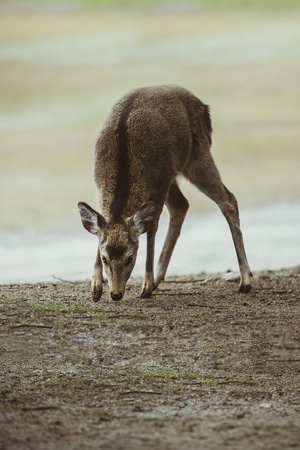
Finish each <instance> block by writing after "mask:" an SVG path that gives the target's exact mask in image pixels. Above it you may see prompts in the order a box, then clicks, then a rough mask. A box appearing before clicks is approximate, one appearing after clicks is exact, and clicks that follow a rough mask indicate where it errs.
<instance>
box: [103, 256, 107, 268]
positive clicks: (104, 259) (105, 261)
mask: <svg viewBox="0 0 300 450" xmlns="http://www.w3.org/2000/svg"><path fill="white" fill-rule="evenodd" d="M102 262H103V264H105V265H106V266H107V259H106V258H105V256H102Z"/></svg>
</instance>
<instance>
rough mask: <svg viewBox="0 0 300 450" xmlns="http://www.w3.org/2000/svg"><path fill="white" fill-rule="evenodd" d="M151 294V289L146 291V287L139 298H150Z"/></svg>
mask: <svg viewBox="0 0 300 450" xmlns="http://www.w3.org/2000/svg"><path fill="white" fill-rule="evenodd" d="M151 295H152V291H147V290H146V289H144V290H143V291H142V293H141V298H150V297H151Z"/></svg>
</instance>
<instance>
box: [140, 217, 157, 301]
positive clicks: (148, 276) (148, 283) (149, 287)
mask: <svg viewBox="0 0 300 450" xmlns="http://www.w3.org/2000/svg"><path fill="white" fill-rule="evenodd" d="M157 222H158V221H155V222H154V223H153V225H152V227H151V229H150V230H149V231H148V232H147V256H146V271H145V275H144V282H143V289H142V293H141V297H142V298H150V297H151V295H152V292H153V291H154V287H155V285H154V274H153V266H154V247H155V235H156V231H157V226H158V223H157Z"/></svg>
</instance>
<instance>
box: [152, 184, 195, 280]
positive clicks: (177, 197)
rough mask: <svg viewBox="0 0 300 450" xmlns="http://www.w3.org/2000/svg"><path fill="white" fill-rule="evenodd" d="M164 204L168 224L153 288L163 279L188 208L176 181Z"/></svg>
mask: <svg viewBox="0 0 300 450" xmlns="http://www.w3.org/2000/svg"><path fill="white" fill-rule="evenodd" d="M165 204H166V206H167V208H168V210H169V214H170V222H169V228H168V232H167V235H166V239H165V242H164V245H163V249H162V252H161V254H160V257H159V260H158V266H157V273H156V278H155V287H157V286H158V285H159V283H160V282H161V281H162V280H164V278H165V274H166V271H167V268H168V265H169V262H170V259H171V256H172V253H173V250H174V247H175V244H176V242H177V239H178V237H179V235H180V231H181V227H182V224H183V221H184V218H185V216H186V213H187V210H188V208H189V203H188V201H187V199H186V198H185V197H184V195H183V194H182V192H181V190H180V189H179V187H178V184H177V182H176V181H174V182H173V183H172V184H171V186H170V188H169V192H168V195H167V199H166V202H165Z"/></svg>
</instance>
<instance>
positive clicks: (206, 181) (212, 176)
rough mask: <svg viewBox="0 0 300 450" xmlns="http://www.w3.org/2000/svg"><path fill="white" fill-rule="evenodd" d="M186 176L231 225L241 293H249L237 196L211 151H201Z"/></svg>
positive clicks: (248, 278)
mask: <svg viewBox="0 0 300 450" xmlns="http://www.w3.org/2000/svg"><path fill="white" fill-rule="evenodd" d="M184 175H185V176H186V178H188V180H190V181H191V182H192V183H193V184H194V185H195V186H196V187H198V189H200V190H201V191H202V192H203V193H204V194H206V195H207V196H208V197H209V198H210V199H211V200H213V201H214V202H216V203H217V205H218V206H219V208H220V209H221V211H222V213H223V215H224V216H225V218H226V220H227V223H228V225H229V228H230V231H231V235H232V239H233V243H234V246H235V251H236V254H237V259H238V263H239V267H240V276H241V281H240V286H239V291H240V292H244V293H246V292H249V291H250V289H251V283H250V278H251V276H252V273H251V270H250V267H249V265H248V262H247V257H246V252H245V248H244V242H243V236H242V232H241V229H240V219H239V211H238V204H237V200H236V198H235V196H234V195H233V194H232V193H231V192H230V191H229V190H228V189H227V188H226V186H224V184H223V183H222V180H221V177H220V174H219V172H218V169H217V167H216V165H215V163H214V160H213V158H212V156H211V154H210V151H209V149H208V148H207V149H205V150H204V151H203V150H202V149H201V150H199V157H198V159H197V160H196V161H193V162H192V164H191V165H190V166H189V167H188V168H187V169H186V170H185V172H184Z"/></svg>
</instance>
